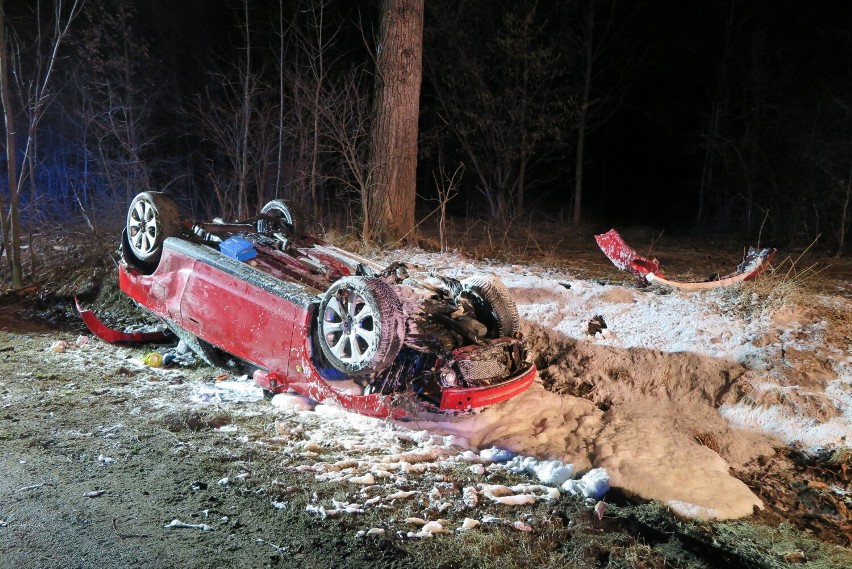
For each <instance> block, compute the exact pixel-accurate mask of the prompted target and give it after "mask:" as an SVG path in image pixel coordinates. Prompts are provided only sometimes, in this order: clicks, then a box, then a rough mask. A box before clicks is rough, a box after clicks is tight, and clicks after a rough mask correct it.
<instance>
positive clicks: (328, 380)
mask: <svg viewBox="0 0 852 569" xmlns="http://www.w3.org/2000/svg"><path fill="white" fill-rule="evenodd" d="M119 283H120V287H121V289H122V290H123V291H124V292H125V293H127V294H128V295H129V296H130V297H132V298H133V299H134V300H135V301H136V302H137V303H139V304H140V305H142V306H143V307H145V308H147V309H148V310H150V311H151V312H153V313H154V314H155V315H157V316H158V317H159V318H160V319H161V320H162V321H163V322H165V323H166V325H167V326H168V327H169V328H170V329H171V330H172V331H173V332H174V333H175V334H176V335H177V336H178V337H179V338H180V339H181V340H182V341H184V342H185V343H186V344H187V345H188V346H190V347H191V348H192V349H193V351H195V352H196V353H197V354H198V355H200V356H201V357H202V358H203V359H205V360H206V361H208V362H209V363H212V364H214V365H215V364H217V363H219V362H221V361H222V360H223V359H225V358H226V357H229V356H233V357H236V358H239V359H241V360H244V361H245V362H248V363H249V364H251V365H252V366H254V367H255V368H256V369H257V371H255V372H254V379H255V381H256V382H257V383H258V384H259V385H260V386H261V387H263V388H264V389H266V390H268V391H270V392H272V393H280V392H284V391H288V390H292V391H295V392H298V393H301V394H304V395H306V396H308V397H311V398H313V399H315V400H317V401H322V400H333V401H336V402H337V403H338V404H340V405H341V406H343V407H345V408H347V409H350V410H353V411H357V412H359V413H363V414H366V415H371V416H377V417H395V418H402V417H406V416H414V415H417V414H420V413H423V412H427V413H428V412H459V411H466V410H471V409H475V408H478V407H484V406H487V405H491V404H494V403H499V402H501V401H505V400H507V399H509V398H511V397H514V396H515V395H517V394H519V393H521V392H522V391H524V390H525V389H527V388H528V387H529V386H530V385H531V384H532V382H533V380H534V378H535V372H536V370H535V366H534V365H532V364H531V363H530V362H528V361H527V354H526V347H525V344H524V342H523V339H522V337H521V335H520V333H519V331H518V327H519V320H518V313H517V308H516V307H515V304H514V302H513V301H512V299H511V297H510V296H509V293H508V290H507V289H506V287H505V285H503V283H502V282H501V281H500V280H498V279H496V278H494V277H485V276H476V277H471V278H468V279H465V280H463V281H459V280H456V279H453V278H450V277H446V276H438V275H435V274H428V273H423V274H413V273H411V272H409V268H408V267H407V266H405V265H404V264H401V263H394V264H391V265H390V266H388V267H380V266H378V265H376V264H375V263H372V262H370V261H369V260H367V259H365V258H362V257H359V256H357V255H355V254H352V253H349V252H347V251H344V250H342V249H339V248H337V247H334V246H331V245H329V244H327V243H324V242H322V241H321V240H319V239H317V238H315V237H313V236H311V235H308V234H306V233H304V232H303V231H302V230H301V228H300V224H299V221H298V219H297V218H296V217H295V216H294V215H293V213H292V211H291V209H290V208H289V207H288V206H287V204H286V203H285V202H283V201H281V200H273V201H271V202H269V203H267V204H266V205H265V206H264V207H263V209H262V210H261V213H260V214H259V215H258V216H255V217H253V218H250V219H247V220H242V221H238V222H234V223H225V222H223V221H221V220H215V221H214V222H211V223H197V222H191V221H184V220H181V218H180V215H179V210H178V207H177V205H176V203H175V202H174V201H173V200H172V199H170V198H169V197H167V196H166V195H164V194H161V193H155V192H143V193H141V194H139V195H137V196H136V197H135V198H134V199H133V201H132V202H131V204H130V207H129V210H128V213H127V223H126V227H125V229H124V232H123V236H122V246H121V262H120V264H119ZM81 315H82V316H83V319H84V321H85V322H86V324H87V325H88V326H89V328H90V329H91V330H92V331H93V332H94V333H95V334H96V335H98V336H99V337H101V338H102V339H105V340H107V341H111V342H122V341H148V340H150V339H151V337H150V336H146V335H144V334H142V335H140V334H138V333H137V334H126V333H123V332H119V331H116V330H112V329H110V328H108V327H106V326H105V325H104V324H103V323H102V322H100V321H99V320H98V319H97V317H96V316H95V315H94V314H93V313H92V312H91V311H88V310H81Z"/></svg>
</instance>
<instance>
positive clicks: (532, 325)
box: [149, 250, 852, 537]
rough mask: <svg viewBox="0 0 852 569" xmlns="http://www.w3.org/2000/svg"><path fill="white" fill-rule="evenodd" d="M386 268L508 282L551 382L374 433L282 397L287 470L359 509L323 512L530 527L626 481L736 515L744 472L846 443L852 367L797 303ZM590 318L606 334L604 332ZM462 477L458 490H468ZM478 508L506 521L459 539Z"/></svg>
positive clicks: (712, 512) (549, 276) (565, 279)
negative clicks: (542, 512) (387, 512)
mask: <svg viewBox="0 0 852 569" xmlns="http://www.w3.org/2000/svg"><path fill="white" fill-rule="evenodd" d="M391 257H392V258H389V259H385V260H386V261H387V262H390V261H404V262H406V263H407V264H409V266H413V265H416V266H417V267H418V268H423V269H424V270H425V269H431V268H434V269H437V270H438V271H440V272H442V273H443V274H446V275H449V276H454V277H457V278H460V279H462V278H465V277H468V276H471V275H474V274H482V273H493V274H495V275H497V276H498V277H500V278H501V279H502V280H503V281H504V282H505V283H506V285H507V286H508V288H509V290H510V293H511V294H512V296H513V298H514V300H515V301H516V303H517V305H518V308H519V312H520V315H521V319H522V332H523V333H524V334H525V336H526V338H527V341H528V346H529V348H530V355H531V358H532V359H534V360H535V361H536V363H537V365H538V366H539V378H538V380H537V382H536V384H534V385H533V387H532V388H530V389H529V390H528V391H527V392H525V393H523V394H521V395H519V396H518V397H516V398H514V399H512V400H510V401H507V402H504V403H502V404H499V405H496V406H492V407H490V408H487V409H485V410H483V411H481V412H478V413H474V414H470V415H466V416H461V417H455V418H451V419H447V420H442V421H437V420H429V421H426V420H420V421H408V422H389V421H379V420H376V419H370V418H367V417H362V416H359V415H357V414H354V413H348V412H344V411H342V410H339V409H335V408H333V407H330V406H327V405H317V406H315V405H314V404H313V403H312V402H310V401H307V400H305V399H304V398H302V397H296V396H284V395H281V396H276V398H274V399H273V412H274V413H275V414H276V415H277V416H278V417H279V418H281V420H280V421H276V428H277V430H278V438H279V439H280V440H282V441H284V442H285V443H286V445H287V446H286V447H285V448H284V451H285V452H284V453H283V454H284V455H285V456H291V457H296V458H298V459H301V460H300V461H292V462H293V464H292V465H290V466H287V465H288V460H287V459H285V460H284V465H285V467H287V468H293V469H296V470H298V471H301V472H306V473H308V474H312V475H314V476H315V477H316V478H317V479H318V480H325V481H334V482H339V483H340V484H344V485H346V487H347V488H349V489H350V493H349V495H351V498H350V501H346V502H343V501H331V502H326V501H323V500H321V499H317V503H314V504H310V505H309V506H308V509H309V511H312V512H314V513H316V514H317V515H319V516H323V517H329V516H340V515H352V514H357V513H359V512H363V511H366V510H367V509H376V510H380V509H392V508H398V507H399V505H400V504H404V503H406V502H408V501H412V500H414V501H417V503H418V505H419V506H418V507H419V508H421V509H420V511H423V512H426V513H427V514H428V515H425V514H424V515H425V517H416V518H410V519H409V520H406V524H407V525H408V526H411V527H409V528H407V529H406V530H405V532H407V533H405V532H404V533H405V534H406V535H410V536H416V537H424V536H427V535H432V534H434V533H442V532H446V531H466V530H468V529H470V528H472V527H475V526H476V525H477V524H480V523H482V524H486V523H506V524H509V525H511V526H512V527H515V528H517V529H519V530H521V531H527V530H528V529H529V528H530V525H529V523H528V522H530V520H529V519H526V518H524V514H523V510H522V509H519V508H523V506H524V505H526V504H530V503H533V502H537V501H542V500H545V501H547V500H554V499H559V496H560V495H562V494H565V493H572V494H580V495H582V496H584V497H586V498H588V499H590V500H591V501H592V503H594V501H595V500H597V499H598V498H600V496H601V495H602V494H603V493H604V492H605V491H606V490H607V488H608V487H610V486H617V487H621V488H623V489H624V490H626V491H628V492H630V493H633V494H636V495H639V496H642V497H645V498H648V499H655V500H659V501H661V502H664V503H666V504H668V505H669V506H670V507H671V508H672V509H673V510H675V511H676V512H678V513H680V514H681V515H684V516H687V517H697V518H712V519H729V518H738V517H743V516H747V515H750V514H751V513H752V512H753V509H754V508H755V507H761V505H762V504H761V501H760V500H759V499H758V498H757V497H756V496H755V495H754V494H753V493H752V492H751V491H750V490H749V489H748V487H746V485H745V484H743V483H742V482H741V481H740V480H738V479H737V478H735V477H734V476H732V475H731V473H730V470H731V466H734V467H736V468H742V467H744V466H745V465H746V464H748V463H749V461H751V460H752V459H754V458H755V457H757V456H758V455H760V454H769V453H771V452H772V449H773V447H774V446H777V445H780V444H784V443H799V444H802V445H804V446H806V447H825V446H828V445H848V440H847V439H845V438H844V437H848V435H849V434H850V433H852V357H850V354H849V351H848V349H847V350H844V349H843V348H837V347H833V346H831V345H829V344H827V343H826V342H825V341H824V340H825V338H826V335H827V334H828V333H829V332H830V330H829V327H830V325H829V324H828V323H827V322H824V321H805V319H804V318H803V312H802V311H800V310H797V309H796V308H795V307H785V308H783V309H781V310H777V311H774V312H773V311H770V310H764V311H762V312H761V311H756V312H755V313H754V314H755V315H753V316H751V317H749V318H744V317H743V316H742V314H743V313H742V311H739V310H737V309H736V306H734V305H733V301H732V300H731V297H730V295H729V294H728V293H727V292H726V291H706V292H698V293H681V292H672V293H668V294H660V292H661V291H660V290H659V289H656V290H655V289H653V288H651V289H647V290H639V289H636V288H632V287H626V286H614V285H604V284H599V283H597V282H593V281H583V280H578V279H574V278H572V277H571V276H570V275H568V274H565V273H562V272H559V271H556V270H553V269H550V268H547V267H534V266H517V265H499V264H483V263H480V262H477V263H475V264H474V263H471V262H469V261H468V260H466V259H465V258H463V257H461V256H457V255H447V254H428V253H423V252H419V251H414V252H412V251H408V250H402V251H396V252H394V253H393V254H392V255H391ZM848 308H849V307H848V305H844V306H841V307H840V308H839V309H840V310H848ZM595 316H601V317H602V318H603V320H604V322H605V323H606V325H607V327H606V329H604V330H603V332H602V333H598V334H595V335H593V336H591V335H589V332H588V330H589V327H588V324H589V321H590V320H591V319H592V318H593V317H595ZM791 370H792V371H791ZM793 372H795V373H793ZM545 385H546V386H547V389H546V388H545ZM578 386H579V388H578ZM580 388H582V389H580ZM193 389H195V390H196V391H197V393H194V394H191V397H190V399H191V401H193V402H194V404H195V405H223V404H234V403H236V404H239V402H240V401H244V402H248V401H252V400H253V399H255V398H256V397H258V394H257V393H254V394H252V388H248V389H247V390H246V389H244V388H243V387H241V386H240V385H239V384H238V383H233V384H232V383H228V382H226V383H221V384H220V385H218V386H216V385H214V386H212V387H211V386H210V385H206V386H203V387H202V388H197V389H196V388H193ZM577 394H582V395H583V397H577V396H574V395H577ZM149 403H152V404H153V403H154V401H149ZM258 444H261V443H258ZM305 458H308V459H310V460H311V462H310V463H309V464H307V465H306V464H304V459H305ZM297 463H298V464H297ZM459 469H462V471H464V472H467V473H468V474H466V475H465V476H466V479H465V480H464V481H463V482H462V483H461V484H462V485H463V487H456V486H458V484H453V483H451V482H447V483H440V482H435V483H434V487H433V488H432V490H431V491H428V492H424V491H423V490H422V489H415V488H416V487H417V485H416V484H413V483H412V480H414V479H416V478H417V477H418V476H420V477H422V476H423V475H424V473H432V474H435V473H437V474H441V473H450V472H455V473H457V472H458V471H459ZM500 469H504V470H511V471H513V472H516V473H526V475H528V476H529V477H530V483H529V484H522V485H517V486H511V487H509V486H499V485H494V484H491V483H489V481H488V475H489V473H490V472H493V471H495V470H500ZM454 476H455V478H454V477H453V476H449V474H448V477H447V479H448V480H455V481H456V482H458V475H457V474H456V475H454ZM437 479H438V480H440V477H439V478H437ZM477 504H480V506H481V505H482V504H492V505H498V506H499V507H500V508H504V509H505V510H504V511H505V515H502V516H501V517H499V518H496V517H494V516H490V515H486V514H483V513H482V512H480V514H481V515H480V516H479V519H474V518H468V519H465V521H464V522H463V523H461V524H460V525H459V527H449V526H448V522H447V521H446V520H445V519H443V518H442V514H443V513H445V512H446V511H447V510H450V509H452V510H453V511H458V508H459V507H462V508H469V509H470V510H469V511H470V513H471V514H472V515H476V511H477V509H476V508H477V506H476V505H477ZM460 505H461V506H460ZM276 507H278V506H276ZM466 511H467V510H466ZM427 518H428V519H427ZM384 529H385V528H371V529H369V530H365V535H366V534H369V532H371V531H372V532H373V533H377V532H379V531H384ZM387 529H391V530H393V529H395V528H390V527H389V528H387ZM396 529H397V530H398V528H396ZM398 531H402V530H398Z"/></svg>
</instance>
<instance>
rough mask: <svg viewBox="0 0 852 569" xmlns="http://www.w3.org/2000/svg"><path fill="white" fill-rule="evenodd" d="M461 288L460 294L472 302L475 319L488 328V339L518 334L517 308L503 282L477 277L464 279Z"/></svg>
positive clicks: (496, 279) (491, 278)
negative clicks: (462, 290) (462, 288)
mask: <svg viewBox="0 0 852 569" xmlns="http://www.w3.org/2000/svg"><path fill="white" fill-rule="evenodd" d="M462 286H463V287H464V292H462V294H464V295H466V296H467V297H468V298H469V299H471V300H472V301H473V305H474V308H475V310H476V319H477V320H479V321H480V322H482V323H483V324H485V325H486V327H488V331H489V334H488V336H487V337H488V338H502V337H512V336H514V335H515V334H517V333H518V329H519V328H520V317H519V316H518V307H517V306H516V305H515V301H514V300H512V297H511V296H510V294H509V289H508V288H506V285H505V284H503V281H501V280H500V279H498V278H497V277H488V276H481V275H478V276H473V277H469V278H466V279H465V280H464V281H462Z"/></svg>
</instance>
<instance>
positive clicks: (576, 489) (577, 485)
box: [562, 468, 609, 500]
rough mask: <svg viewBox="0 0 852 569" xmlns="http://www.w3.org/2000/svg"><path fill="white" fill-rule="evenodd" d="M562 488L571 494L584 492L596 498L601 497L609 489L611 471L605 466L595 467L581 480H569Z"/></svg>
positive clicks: (589, 496) (588, 496)
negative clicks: (608, 471)
mask: <svg viewBox="0 0 852 569" xmlns="http://www.w3.org/2000/svg"><path fill="white" fill-rule="evenodd" d="M562 489H563V490H565V491H566V492H569V493H571V494H582V495H583V496H585V497H586V498H593V499H595V500H597V499H599V498H601V497H602V496H603V495H604V494H606V493H607V491H608V490H609V473H607V471H606V469H605V468H593V469H591V470H590V471H588V472H587V473H586V474H584V475H583V477H582V478H580V479H579V480H568V481H566V482H565V483H564V484H562Z"/></svg>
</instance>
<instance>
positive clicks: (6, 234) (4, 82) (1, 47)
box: [0, 0, 23, 288]
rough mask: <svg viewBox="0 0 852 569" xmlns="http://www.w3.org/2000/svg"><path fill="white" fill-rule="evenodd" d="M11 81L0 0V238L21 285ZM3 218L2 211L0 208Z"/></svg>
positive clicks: (17, 284)
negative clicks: (0, 147) (5, 190)
mask: <svg viewBox="0 0 852 569" xmlns="http://www.w3.org/2000/svg"><path fill="white" fill-rule="evenodd" d="M11 88H12V87H11V85H10V84H9V52H8V48H7V47H6V17H5V12H4V6H3V0H0V99H2V102H3V115H4V119H5V126H6V168H7V174H8V176H9V217H8V221H9V222H8V225H7V224H6V223H5V222H4V223H3V239H4V241H5V242H4V245H5V246H6V254H7V255H9V259H10V265H9V266H10V269H11V272H12V285H13V286H14V287H15V288H21V287H22V286H23V277H22V271H21V229H20V226H19V224H20V214H19V213H18V207H19V204H20V193H19V191H18V163H17V156H16V154H17V153H16V152H15V113H14V111H13V109H12V97H11ZM0 215H1V216H2V217H3V218H4V220H5V218H6V212H5V211H2V212H0Z"/></svg>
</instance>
